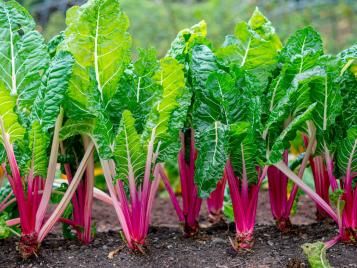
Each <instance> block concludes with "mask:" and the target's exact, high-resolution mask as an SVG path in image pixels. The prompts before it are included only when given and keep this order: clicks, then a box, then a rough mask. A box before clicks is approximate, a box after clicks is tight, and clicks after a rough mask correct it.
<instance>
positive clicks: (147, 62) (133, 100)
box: [107, 49, 161, 133]
mask: <svg viewBox="0 0 357 268" xmlns="http://www.w3.org/2000/svg"><path fill="white" fill-rule="evenodd" d="M159 67H160V66H159V61H158V60H157V59H156V51H155V50H154V49H146V50H139V58H138V60H137V61H136V62H134V63H133V64H131V65H130V66H129V68H128V69H127V70H126V71H125V73H124V75H123V76H122V78H121V80H120V83H119V89H118V91H117V93H116V94H115V95H114V97H113V99H112V101H111V103H110V105H109V107H108V109H107V111H108V112H109V114H110V117H111V121H112V122H113V123H114V124H115V123H116V124H119V123H120V116H121V113H120V112H119V111H123V110H129V111H130V112H131V113H132V114H133V116H134V118H135V126H136V129H137V130H138V132H139V133H142V132H143V129H144V126H145V124H146V121H147V119H148V115H149V113H150V111H151V110H152V107H153V106H154V105H155V103H156V102H157V100H158V98H159V95H160V92H161V90H160V85H158V84H157V83H156V82H155V79H154V75H155V73H156V72H157V70H158V68H159Z"/></svg>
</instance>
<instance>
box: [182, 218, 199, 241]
mask: <svg viewBox="0 0 357 268" xmlns="http://www.w3.org/2000/svg"><path fill="white" fill-rule="evenodd" d="M199 230H200V226H199V224H198V222H197V221H195V224H193V225H192V224H190V225H189V224H187V223H185V225H184V227H183V234H184V237H187V238H188V237H193V236H195V235H197V233H198V231H199Z"/></svg>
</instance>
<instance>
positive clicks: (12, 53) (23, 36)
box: [0, 1, 49, 121]
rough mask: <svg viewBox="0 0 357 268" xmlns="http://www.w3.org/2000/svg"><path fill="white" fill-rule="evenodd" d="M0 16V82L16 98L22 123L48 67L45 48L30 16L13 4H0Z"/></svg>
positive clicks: (29, 110)
mask: <svg viewBox="0 0 357 268" xmlns="http://www.w3.org/2000/svg"><path fill="white" fill-rule="evenodd" d="M0 17H1V19H0V29H1V30H0V31H1V34H0V35H1V36H2V42H1V45H0V62H1V68H0V69H1V72H0V81H2V83H3V84H5V87H6V88H7V90H9V91H10V92H11V95H12V96H16V97H17V102H16V103H17V105H16V110H17V111H18V113H19V115H20V119H21V120H22V121H26V117H27V116H28V115H29V113H30V112H31V106H32V103H33V101H34V99H35V98H36V96H37V90H38V88H39V87H40V85H41V73H42V72H44V71H45V69H46V68H47V66H48V61H49V56H48V52H47V46H46V44H45V42H44V39H43V37H42V36H41V34H40V33H38V32H37V31H36V30H35V22H34V20H33V19H32V17H31V15H30V14H29V13H28V12H27V11H26V10H25V9H24V8H23V7H22V6H20V5H19V4H18V3H17V2H16V1H9V2H3V1H1V2H0Z"/></svg>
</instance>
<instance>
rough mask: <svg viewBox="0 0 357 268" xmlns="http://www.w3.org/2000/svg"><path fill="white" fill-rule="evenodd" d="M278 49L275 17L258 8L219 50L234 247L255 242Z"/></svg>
mask: <svg viewBox="0 0 357 268" xmlns="http://www.w3.org/2000/svg"><path fill="white" fill-rule="evenodd" d="M280 49H281V42H280V40H279V38H278V36H277V35H276V33H275V30H274V28H273V27H272V25H271V22H270V21H269V20H268V19H267V18H266V17H264V15H263V14H262V13H261V12H260V11H259V10H258V9H256V10H255V12H254V13H253V15H252V17H251V18H250V20H249V21H248V22H240V23H238V24H237V26H236V29H235V33H234V35H229V36H227V37H226V40H225V42H224V44H223V46H222V47H221V48H220V49H218V50H217V51H216V56H217V58H218V63H219V64H220V65H221V66H222V68H223V69H224V70H226V71H228V74H224V75H222V77H221V78H220V79H217V81H215V84H216V85H215V87H214V88H213V90H212V93H211V94H212V95H213V94H215V95H216V96H218V99H216V100H215V101H212V103H219V104H220V106H221V107H222V108H221V109H222V114H223V116H224V117H225V118H226V120H225V125H226V129H227V130H226V134H225V135H226V136H225V137H226V139H227V140H228V144H226V145H224V146H223V147H222V148H223V150H224V151H225V155H224V157H225V168H224V176H225V177H226V178H227V180H228V185H229V193H230V196H231V200H232V207H233V215H234V221H235V226H236V237H235V238H234V239H231V244H232V246H233V248H235V249H236V250H240V249H250V248H252V246H253V242H254V239H253V231H254V225H255V218H256V210H257V201H258V193H259V189H260V186H261V183H262V181H263V179H264V178H265V177H266V174H267V171H268V166H267V165H266V164H265V162H266V161H265V157H264V151H265V147H264V140H263V138H262V132H263V126H262V120H263V118H262V117H263V116H264V114H263V102H264V101H265V96H264V94H265V89H266V88H267V86H268V83H269V80H270V78H271V76H272V72H273V71H274V69H275V68H276V65H277V55H278V52H279V50H280ZM213 81H214V80H213ZM207 85H208V88H210V87H209V83H208V84H207ZM211 114H212V113H211Z"/></svg>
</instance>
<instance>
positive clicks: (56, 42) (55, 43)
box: [47, 32, 64, 58]
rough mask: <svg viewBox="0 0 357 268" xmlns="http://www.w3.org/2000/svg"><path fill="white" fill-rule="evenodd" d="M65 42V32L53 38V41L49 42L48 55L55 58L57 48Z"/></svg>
mask: <svg viewBox="0 0 357 268" xmlns="http://www.w3.org/2000/svg"><path fill="white" fill-rule="evenodd" d="M63 40H64V32H60V33H59V34H57V35H55V36H54V37H52V39H51V40H50V41H49V42H48V44H47V46H48V53H49V54H50V57H51V58H53V57H54V56H56V54H57V48H58V47H59V45H60V44H61V43H62V42H63Z"/></svg>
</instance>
